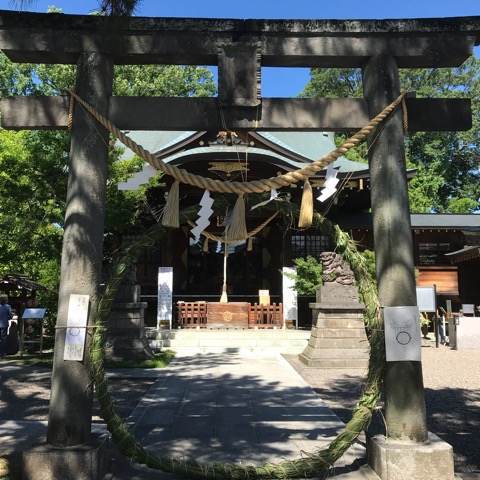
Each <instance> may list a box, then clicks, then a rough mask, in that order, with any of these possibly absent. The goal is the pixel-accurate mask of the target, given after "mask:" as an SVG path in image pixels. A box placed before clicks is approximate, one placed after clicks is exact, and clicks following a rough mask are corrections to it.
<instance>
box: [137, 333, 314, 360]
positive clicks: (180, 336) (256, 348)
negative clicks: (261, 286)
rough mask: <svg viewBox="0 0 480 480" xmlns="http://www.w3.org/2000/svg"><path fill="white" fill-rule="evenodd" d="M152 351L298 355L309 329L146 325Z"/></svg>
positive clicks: (307, 337) (304, 343) (306, 339)
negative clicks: (157, 327) (152, 326)
mask: <svg viewBox="0 0 480 480" xmlns="http://www.w3.org/2000/svg"><path fill="white" fill-rule="evenodd" d="M145 331H146V337H147V339H148V343H149V345H150V348H151V349H152V350H153V351H157V352H158V351H160V350H162V349H171V350H174V351H176V352H179V353H187V354H188V353H192V354H195V353H224V352H232V353H233V352H238V353H257V354H262V353H264V354H274V353H283V354H289V355H298V354H299V353H301V352H302V351H303V350H304V349H305V347H306V346H307V344H308V340H309V338H310V331H309V330H281V329H278V330H274V329H272V330H264V329H258V330H255V329H251V330H236V329H224V330H220V329H219V330H205V329H198V330H196V329H183V330H160V331H157V330H156V329H155V328H146V329H145Z"/></svg>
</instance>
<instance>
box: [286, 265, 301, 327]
mask: <svg viewBox="0 0 480 480" xmlns="http://www.w3.org/2000/svg"><path fill="white" fill-rule="evenodd" d="M296 272H297V270H296V268H295V267H283V268H282V279H283V281H282V285H283V288H282V290H283V292H282V293H283V324H284V325H285V322H286V321H287V320H290V321H292V320H293V321H294V322H295V328H298V307H297V291H296V290H295V280H294V278H290V277H292V276H293V277H294V276H295V274H296Z"/></svg>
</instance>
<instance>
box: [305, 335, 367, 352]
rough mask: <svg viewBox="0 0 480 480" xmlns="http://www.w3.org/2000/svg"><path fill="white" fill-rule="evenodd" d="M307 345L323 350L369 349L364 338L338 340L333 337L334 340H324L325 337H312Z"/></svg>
mask: <svg viewBox="0 0 480 480" xmlns="http://www.w3.org/2000/svg"><path fill="white" fill-rule="evenodd" d="M308 344H309V345H310V346H311V347H312V348H313V347H314V348H320V349H325V348H347V349H351V348H361V349H365V348H367V349H368V348H369V344H368V340H367V338H366V337H365V335H364V336H363V337H353V338H352V337H351V338H339V337H334V338H325V337H314V336H313V335H312V337H311V338H310V341H309V342H308Z"/></svg>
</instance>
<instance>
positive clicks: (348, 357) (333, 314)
mask: <svg viewBox="0 0 480 480" xmlns="http://www.w3.org/2000/svg"><path fill="white" fill-rule="evenodd" d="M320 260H321V262H322V266H323V271H322V281H323V285H321V286H320V287H319V288H318V290H317V301H316V302H315V303H310V308H311V309H312V315H313V319H312V320H313V322H312V323H313V325H312V333H311V335H310V340H309V342H308V345H307V347H306V348H305V350H304V351H303V352H302V353H301V354H300V356H299V358H300V360H301V361H302V362H303V363H304V364H305V365H307V366H308V367H322V368H367V366H368V359H369V352H370V350H369V344H368V340H367V335H366V333H365V327H364V323H363V309H364V306H363V305H362V304H361V303H360V301H359V296H358V289H357V286H356V284H355V277H354V275H353V272H352V270H351V269H350V266H349V265H348V264H347V263H346V262H345V261H344V260H343V258H342V256H341V255H340V254H338V253H335V252H323V253H322V254H320Z"/></svg>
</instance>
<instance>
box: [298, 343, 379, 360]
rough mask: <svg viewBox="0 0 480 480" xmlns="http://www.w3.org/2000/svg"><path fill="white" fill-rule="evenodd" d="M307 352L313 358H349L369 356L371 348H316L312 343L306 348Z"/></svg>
mask: <svg viewBox="0 0 480 480" xmlns="http://www.w3.org/2000/svg"><path fill="white" fill-rule="evenodd" d="M305 354H306V355H308V357H310V358H312V359H317V358H327V359H328V358H329V359H348V358H358V359H365V358H369V355H370V349H368V348H345V349H343V348H318V349H317V348H316V349H313V348H312V347H311V346H310V345H309V346H308V347H307V348H306V349H305Z"/></svg>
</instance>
